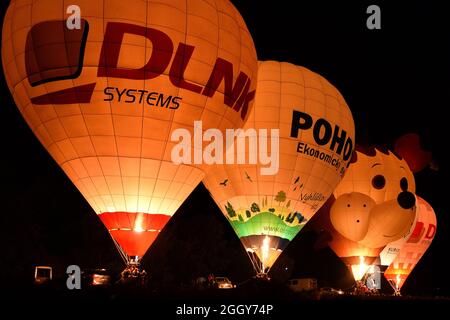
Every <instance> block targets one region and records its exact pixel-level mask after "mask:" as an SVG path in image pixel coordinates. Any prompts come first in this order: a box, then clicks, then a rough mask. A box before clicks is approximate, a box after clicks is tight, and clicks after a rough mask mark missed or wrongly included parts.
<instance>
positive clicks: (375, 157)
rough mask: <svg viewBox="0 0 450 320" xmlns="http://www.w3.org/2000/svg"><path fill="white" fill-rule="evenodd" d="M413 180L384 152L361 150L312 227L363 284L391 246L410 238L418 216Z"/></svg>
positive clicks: (401, 164)
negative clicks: (362, 280)
mask: <svg viewBox="0 0 450 320" xmlns="http://www.w3.org/2000/svg"><path fill="white" fill-rule="evenodd" d="M414 192H415V181H414V176H413V174H412V172H411V170H410V169H409V167H408V165H407V163H406V162H405V161H404V160H402V159H400V158H398V157H397V156H396V155H395V154H394V153H392V152H390V151H388V150H384V149H382V148H379V149H377V148H359V147H357V148H356V152H355V154H354V157H353V159H352V163H351V165H350V166H349V168H348V170H347V173H346V175H345V177H344V178H343V179H342V181H341V182H340V184H339V185H338V186H337V188H336V190H335V191H334V195H333V197H332V198H330V200H329V201H328V202H327V203H326V205H325V206H323V207H322V208H321V210H320V212H319V213H318V214H317V215H316V216H315V219H314V221H312V224H311V226H313V228H314V229H315V230H317V231H319V232H321V233H322V234H323V236H324V237H326V238H327V241H328V245H329V246H330V248H331V249H332V250H333V251H334V252H335V253H336V255H337V256H338V257H340V258H341V259H342V260H343V262H344V263H345V264H346V265H347V266H348V267H349V269H350V270H351V271H352V273H353V276H354V278H355V280H357V281H359V280H361V279H362V278H363V276H364V275H365V274H366V272H367V270H368V268H369V266H370V265H372V264H377V265H379V261H378V258H379V254H380V252H381V251H382V250H383V248H384V247H385V246H386V245H387V244H388V243H391V242H394V241H396V240H399V239H401V238H402V237H404V236H406V235H407V234H408V232H410V229H411V226H412V224H413V222H414V220H415V215H416V198H415V195H414Z"/></svg>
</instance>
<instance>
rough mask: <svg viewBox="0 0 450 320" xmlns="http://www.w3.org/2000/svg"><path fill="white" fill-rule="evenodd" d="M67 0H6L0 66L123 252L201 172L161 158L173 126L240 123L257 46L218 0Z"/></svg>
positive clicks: (166, 154) (153, 233) (140, 247)
mask: <svg viewBox="0 0 450 320" xmlns="http://www.w3.org/2000/svg"><path fill="white" fill-rule="evenodd" d="M68 3H69V2H67V1H63V0H39V1H38V0H29V1H20V0H12V1H11V3H10V6H9V9H8V11H7V13H6V16H5V19H4V25H3V36H2V62H3V68H4V71H5V75H6V80H7V83H8V87H9V89H10V90H11V93H12V95H13V96H14V100H15V102H16V104H17V107H18V108H19V110H20V112H21V113H22V115H23V117H24V118H25V120H26V122H27V123H28V125H29V126H30V127H31V129H32V130H33V132H34V133H35V134H36V136H37V137H38V139H39V140H40V141H41V143H42V144H43V145H44V147H45V148H46V149H47V150H48V152H49V153H50V154H51V156H52V157H53V158H54V159H55V161H56V162H57V163H58V164H59V165H60V166H61V168H62V169H63V170H64V172H65V173H66V174H67V176H68V177H69V178H70V179H71V181H72V182H73V183H74V184H75V185H76V186H77V188H78V189H79V190H80V192H81V193H82V194H83V196H84V197H85V198H86V200H87V201H88V202H89V203H90V205H91V206H92V208H93V209H94V210H95V212H96V213H97V214H98V216H99V218H100V219H101V220H102V222H103V223H104V225H105V226H106V228H107V229H108V230H109V232H110V234H111V236H112V238H113V239H114V240H115V242H116V243H117V244H118V245H119V248H120V249H121V250H122V251H123V253H124V255H125V257H126V258H127V261H129V257H131V256H137V257H141V256H142V255H143V254H144V253H145V252H146V250H147V249H148V248H149V246H150V245H151V244H152V242H153V241H154V240H155V238H156V237H157V235H158V234H159V232H160V231H161V229H162V228H163V227H164V225H165V224H166V223H167V221H168V220H169V219H170V217H171V216H172V215H173V214H174V212H175V211H176V210H177V209H178V208H179V206H180V205H181V203H182V202H183V201H184V200H185V199H186V197H187V196H188V195H189V194H190V193H191V191H192V190H193V189H194V188H195V187H196V185H197V184H198V183H199V182H200V181H201V180H202V178H203V176H204V170H203V169H202V166H201V165H200V164H199V165H191V164H179V165H176V164H174V163H173V162H172V161H171V150H172V148H173V147H174V145H175V144H176V143H175V142H173V141H172V139H171V138H172V135H173V133H174V132H175V130H176V129H180V128H181V129H185V130H188V131H189V132H190V133H193V132H194V129H193V127H194V121H195V120H199V121H202V126H203V128H204V129H208V128H218V129H220V130H224V128H234V127H240V126H242V125H243V123H244V119H245V118H246V115H247V113H248V111H249V110H250V106H251V104H252V98H253V95H254V88H255V84H256V73H257V60H256V52H255V48H254V45H253V41H252V38H251V36H250V34H249V31H248V30H247V27H246V25H245V23H244V21H243V19H242V17H241V16H240V15H239V13H238V11H237V10H236V9H235V8H234V7H233V5H232V4H231V3H230V2H229V1H227V0H212V1H202V0H188V1H173V0H170V1H167V0H162V1H161V0H158V1H156V0H155V1H153V0H128V1H122V0H104V1H98V0H89V1H87V0H74V1H70V6H69V5H68ZM66 12H70V13H69V14H66Z"/></svg>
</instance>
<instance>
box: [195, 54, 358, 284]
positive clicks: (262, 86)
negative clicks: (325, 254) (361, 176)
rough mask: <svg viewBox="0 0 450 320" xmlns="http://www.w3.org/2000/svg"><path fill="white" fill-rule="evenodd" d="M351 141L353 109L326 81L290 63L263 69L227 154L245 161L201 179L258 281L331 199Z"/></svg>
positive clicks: (218, 168)
mask: <svg viewBox="0 0 450 320" xmlns="http://www.w3.org/2000/svg"><path fill="white" fill-rule="evenodd" d="M269 137H270V139H269ZM247 138H248V142H249V143H248V144H247V143H246V141H247ZM268 140H270V141H268ZM353 141H354V123H353V118H352V114H351V112H350V109H349V108H348V106H347V104H346V102H345V101H344V98H343V97H342V95H341V94H340V93H339V91H338V90H337V89H336V88H335V87H333V86H332V85H331V84H330V83H329V82H328V81H327V80H325V79H324V78H323V77H321V76H320V75H318V74H316V73H314V72H312V71H310V70H308V69H306V68H303V67H299V66H295V65H293V64H290V63H284V62H276V61H265V62H260V64H259V69H258V81H257V91H256V97H255V105H254V108H253V110H252V111H251V112H250V115H249V118H248V120H247V122H246V123H245V126H244V128H243V130H242V131H240V132H239V133H238V134H237V139H236V145H233V146H231V147H230V148H229V149H228V150H227V152H230V150H231V151H234V149H236V150H238V151H237V154H238V156H239V155H241V156H245V158H246V159H247V161H246V162H245V161H241V162H240V163H238V164H223V165H220V164H218V165H215V166H213V169H211V170H210V171H209V173H208V174H207V176H206V177H205V179H204V180H203V182H204V184H205V186H206V187H207V189H208V190H209V191H210V193H211V195H212V197H213V198H214V200H215V202H216V203H217V205H218V206H219V208H220V209H221V210H222V212H223V214H224V215H225V217H226V218H227V219H228V221H229V222H230V224H231V225H232V227H233V229H234V231H235V232H236V234H237V236H238V237H239V239H240V240H241V242H242V244H243V246H244V248H245V249H246V251H247V253H248V254H249V257H250V259H251V261H252V263H253V267H254V268H255V271H256V272H257V273H258V274H260V275H262V276H265V277H266V276H267V272H268V271H269V269H270V268H271V266H272V265H273V264H274V263H275V261H276V260H277V258H278V256H279V255H280V254H281V253H282V251H283V250H284V249H285V248H286V246H287V245H288V243H289V242H290V241H291V240H292V239H293V238H294V237H295V235H296V234H297V233H298V232H299V231H300V230H301V229H302V227H303V226H304V225H305V223H306V222H307V221H308V220H309V219H310V218H311V217H312V216H313V214H314V213H315V212H316V211H317V210H318V209H319V208H320V207H321V206H322V204H323V203H324V202H325V201H326V199H327V198H328V197H329V196H330V195H331V193H332V192H333V190H334V188H335V187H336V185H337V184H338V182H339V181H340V179H341V177H342V176H343V175H344V173H345V170H346V167H347V164H348V163H349V161H350V158H351V154H352V151H353V146H354V145H353ZM240 143H241V146H244V147H243V148H242V149H241V150H240V151H239V148H240V147H239V144H240ZM268 150H271V151H270V152H268ZM269 154H270V156H269ZM257 158H258V161H256V160H257ZM270 159H271V160H270Z"/></svg>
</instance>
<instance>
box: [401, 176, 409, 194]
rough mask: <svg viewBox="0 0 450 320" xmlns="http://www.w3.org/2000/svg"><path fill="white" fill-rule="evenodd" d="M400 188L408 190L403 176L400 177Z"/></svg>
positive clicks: (406, 181)
mask: <svg viewBox="0 0 450 320" xmlns="http://www.w3.org/2000/svg"><path fill="white" fill-rule="evenodd" d="M400 188H401V189H402V191H407V190H408V180H407V179H406V178H405V177H403V178H401V179H400Z"/></svg>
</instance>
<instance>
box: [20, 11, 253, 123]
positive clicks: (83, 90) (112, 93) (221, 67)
mask: <svg viewBox="0 0 450 320" xmlns="http://www.w3.org/2000/svg"><path fill="white" fill-rule="evenodd" d="M74 14H75V15H76V12H75V13H74ZM68 24H69V23H68V21H65V20H64V21H47V22H41V23H38V24H36V25H34V26H33V27H32V28H31V30H30V31H29V33H28V36H27V40H26V55H25V66H26V73H27V76H28V80H29V83H30V85H31V86H32V87H35V86H38V85H40V84H43V83H47V82H52V81H58V80H67V79H75V78H78V77H79V76H80V74H81V72H82V69H83V61H84V56H85V55H86V52H85V51H86V44H87V41H88V34H89V23H88V22H87V21H86V20H85V19H80V20H76V19H75V18H74V20H73V21H72V22H71V24H70V25H71V28H68V27H67V25H68ZM126 35H128V36H129V35H131V36H134V37H141V38H142V39H143V40H148V41H150V42H151V43H152V51H151V53H150V55H149V57H148V59H147V61H146V63H145V65H144V66H142V67H141V68H135V69H133V68H125V67H120V66H119V57H120V52H121V49H122V47H123V42H124V37H125V36H126ZM142 50H146V49H145V47H142ZM174 51H175V48H174V43H173V41H172V40H171V38H170V37H169V36H168V35H167V34H166V33H164V32H162V31H160V30H158V29H155V28H149V27H143V26H139V25H134V24H130V23H122V22H108V23H107V25H106V30H105V35H104V39H103V42H102V47H101V52H100V55H99V57H98V66H97V77H99V78H101V77H108V78H119V79H129V80H150V79H154V78H157V77H159V76H160V75H162V74H163V73H164V72H165V70H166V69H167V68H169V72H168V78H169V81H170V83H171V84H172V85H173V86H175V87H177V88H180V89H185V90H188V91H191V92H194V93H197V94H200V95H203V96H206V97H212V96H213V95H214V94H215V93H216V91H217V90H218V88H219V86H220V85H221V83H222V82H223V83H224V92H223V94H224V101H223V102H224V104H225V105H227V106H228V107H230V108H233V110H235V111H236V112H240V115H241V118H242V119H245V117H246V114H247V111H248V106H249V103H250V101H252V100H253V99H254V96H255V91H250V87H251V79H250V78H249V76H248V75H247V74H245V73H244V72H242V71H241V72H240V73H239V74H238V76H237V78H236V81H235V82H234V83H233V64H232V63H231V62H229V61H227V60H225V59H222V58H220V57H218V58H217V59H216V62H215V64H214V66H213V68H212V70H211V73H210V76H209V79H208V80H207V81H206V84H205V85H204V86H203V85H199V84H197V83H194V82H189V81H187V80H186V79H185V78H184V74H185V71H186V69H187V67H188V65H189V62H190V60H191V58H192V55H193V53H194V51H195V47H194V46H192V45H189V44H186V43H181V42H180V43H179V44H178V47H177V49H176V51H175V54H173V53H174ZM172 56H173V59H172ZM95 87H96V82H94V83H89V84H84V85H80V86H75V87H70V88H67V89H63V90H60V91H57V92H51V93H47V94H44V95H41V96H37V97H32V98H31V102H32V103H33V104H35V105H48V104H54V105H58V104H77V103H89V102H90V101H91V98H92V94H93V92H94V90H95ZM103 91H104V92H105V95H106V97H107V98H106V99H105V101H112V100H116V101H118V102H125V103H135V102H139V103H142V102H143V101H145V102H147V104H149V105H156V103H157V101H160V104H161V105H159V106H163V107H166V108H167V107H169V106H172V107H171V109H177V108H178V107H179V103H180V100H181V99H182V98H181V97H173V96H169V97H170V99H168V98H167V97H161V94H162V93H157V92H149V91H147V90H142V89H139V88H136V89H130V88H115V87H107V88H104V90H103ZM124 95H126V96H125V97H124ZM122 98H123V100H121V99H122ZM144 99H145V100H144Z"/></svg>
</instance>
